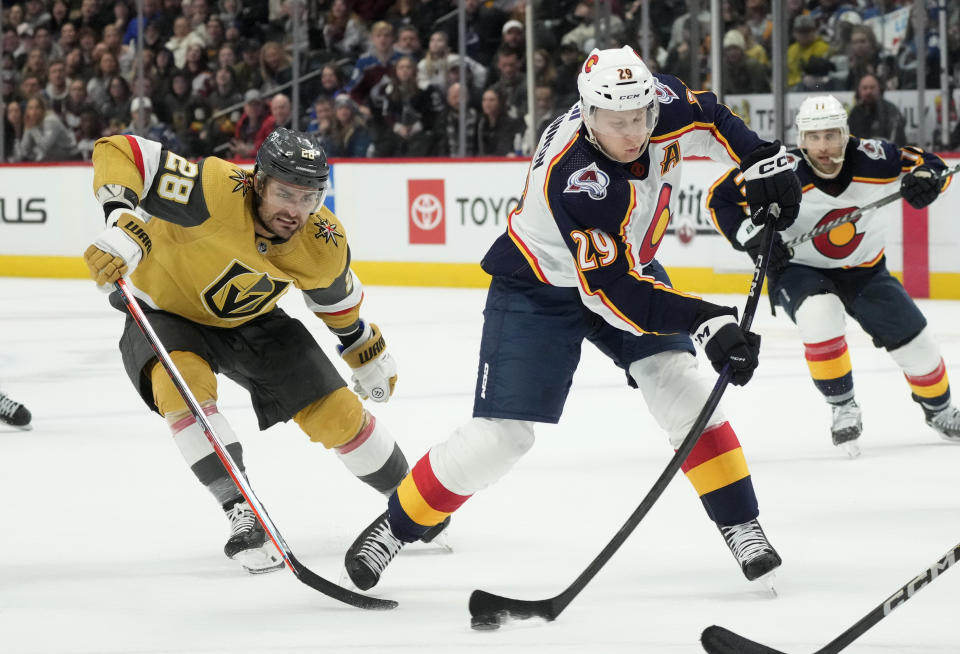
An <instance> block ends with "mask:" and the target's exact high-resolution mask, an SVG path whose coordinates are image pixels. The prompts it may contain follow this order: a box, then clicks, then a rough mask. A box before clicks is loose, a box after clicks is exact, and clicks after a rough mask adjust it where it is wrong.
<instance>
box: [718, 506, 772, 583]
mask: <svg viewBox="0 0 960 654" xmlns="http://www.w3.org/2000/svg"><path fill="white" fill-rule="evenodd" d="M718 526H719V527H720V533H721V534H723V540H724V541H726V543H727V547H729V548H730V551H731V552H732V553H733V558H735V559H736V560H737V563H739V564H740V569H741V570H742V571H743V576H744V577H746V578H747V581H754V580H759V581H760V582H761V583H762V584H763V585H764V586H766V587H767V588H768V589H769V590H770V592H772V593H773V594H774V595H776V594H777V593H776V590H775V589H774V588H773V579H774V570H776V569H777V568H778V567H780V564H781V563H782V561H781V559H780V555H779V554H777V551H776V550H775V549H773V546H772V545H771V544H770V542H769V541H768V540H767V536H766V534H764V533H763V529H762V528H761V527H760V523H759V522H757V520H756V519H754V520H750V521H748V522H743V523H740V524H739V525H731V526H727V527H725V526H723V525H718Z"/></svg>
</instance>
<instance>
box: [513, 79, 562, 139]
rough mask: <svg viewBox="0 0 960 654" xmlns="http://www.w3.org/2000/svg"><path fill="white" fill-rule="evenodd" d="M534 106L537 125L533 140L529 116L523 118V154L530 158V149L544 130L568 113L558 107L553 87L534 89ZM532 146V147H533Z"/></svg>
mask: <svg viewBox="0 0 960 654" xmlns="http://www.w3.org/2000/svg"><path fill="white" fill-rule="evenodd" d="M533 106H534V107H535V110H536V117H535V120H536V122H535V124H534V128H533V135H532V136H533V138H532V139H531V134H530V125H529V123H528V122H527V121H528V116H523V121H524V123H523V124H524V133H523V147H522V154H524V155H525V156H530V148H531V147H534V146H535V145H536V143H537V141H538V140H539V139H540V135H541V134H542V133H543V130H545V129H546V128H547V126H548V125H549V124H550V123H552V122H553V121H554V119H555V118H556V117H557V116H559V115H561V114H562V113H564V112H565V111H566V107H558V106H557V100H556V94H555V93H554V91H553V87H552V86H536V87H534V89H533ZM531 144H532V145H531Z"/></svg>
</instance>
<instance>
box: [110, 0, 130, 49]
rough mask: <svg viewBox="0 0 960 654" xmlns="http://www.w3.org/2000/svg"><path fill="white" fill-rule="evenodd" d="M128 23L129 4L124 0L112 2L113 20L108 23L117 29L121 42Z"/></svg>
mask: <svg viewBox="0 0 960 654" xmlns="http://www.w3.org/2000/svg"><path fill="white" fill-rule="evenodd" d="M130 23H131V20H130V5H128V4H127V3H126V2H125V1H124V0H116V1H115V2H114V3H113V20H112V21H111V23H110V24H111V25H113V26H114V27H116V28H117V30H119V32H120V41H121V43H122V42H123V41H124V35H126V33H127V28H128V27H129V26H130Z"/></svg>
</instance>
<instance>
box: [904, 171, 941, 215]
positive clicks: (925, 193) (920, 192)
mask: <svg viewBox="0 0 960 654" xmlns="http://www.w3.org/2000/svg"><path fill="white" fill-rule="evenodd" d="M900 194H901V195H902V196H903V199H904V200H906V201H907V202H908V203H909V204H910V206H911V207H913V208H914V209H923V208H924V207H925V206H927V205H928V204H930V203H931V202H933V201H934V200H936V199H937V196H938V195H940V176H939V175H937V174H936V173H934V172H933V171H932V170H930V169H929V168H927V167H926V166H917V167H916V168H914V169H913V170H911V171H910V172H909V173H907V174H906V175H904V176H903V179H901V180H900Z"/></svg>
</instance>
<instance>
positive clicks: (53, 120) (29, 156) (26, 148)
mask: <svg viewBox="0 0 960 654" xmlns="http://www.w3.org/2000/svg"><path fill="white" fill-rule="evenodd" d="M16 155H17V157H18V159H19V160H20V161H72V160H76V159H79V158H80V151H79V150H77V142H76V140H75V139H74V137H73V133H72V132H71V131H70V130H68V129H67V127H66V125H64V124H63V121H61V120H60V117H59V116H57V114H55V113H53V112H52V111H50V109H49V107H48V106H47V101H46V100H45V99H44V97H43V96H42V95H41V94H39V93H38V94H36V95H34V96H33V97H32V98H30V99H29V100H27V104H26V107H24V110H23V135H22V136H21V137H20V140H19V141H18V143H17V147H16Z"/></svg>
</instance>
